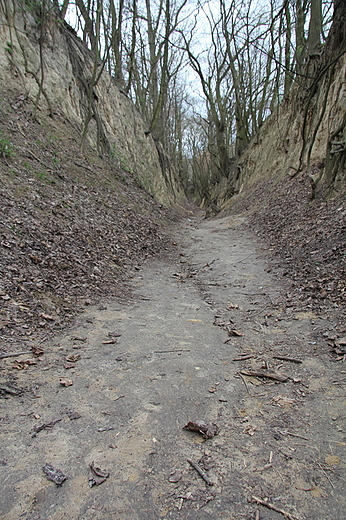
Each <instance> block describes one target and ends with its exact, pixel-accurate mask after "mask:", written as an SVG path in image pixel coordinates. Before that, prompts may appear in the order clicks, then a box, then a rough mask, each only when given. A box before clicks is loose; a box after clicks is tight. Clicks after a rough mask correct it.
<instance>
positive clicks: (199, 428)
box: [183, 421, 220, 439]
mask: <svg viewBox="0 0 346 520" xmlns="http://www.w3.org/2000/svg"><path fill="white" fill-rule="evenodd" d="M183 430H189V431H190V432H198V433H201V434H202V435H203V437H204V439H212V438H213V437H215V435H217V434H218V433H219V431H220V428H219V427H218V426H217V425H216V424H215V423H209V424H207V423H205V422H204V421H196V422H192V421H189V422H188V423H187V424H185V426H184V427H183Z"/></svg>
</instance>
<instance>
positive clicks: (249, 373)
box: [240, 370, 288, 383]
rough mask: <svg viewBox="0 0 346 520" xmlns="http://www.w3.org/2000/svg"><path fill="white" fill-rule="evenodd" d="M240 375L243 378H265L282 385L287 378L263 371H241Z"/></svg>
mask: <svg viewBox="0 0 346 520" xmlns="http://www.w3.org/2000/svg"><path fill="white" fill-rule="evenodd" d="M240 374H243V375H244V376H255V377H267V378H268V379H274V380H275V381H280V382H281V383H284V382H285V381H287V379H288V376H286V375H285V374H279V373H278V372H266V371H265V370H242V371H241V372H240Z"/></svg>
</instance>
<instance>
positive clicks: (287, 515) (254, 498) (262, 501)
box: [251, 496, 298, 520]
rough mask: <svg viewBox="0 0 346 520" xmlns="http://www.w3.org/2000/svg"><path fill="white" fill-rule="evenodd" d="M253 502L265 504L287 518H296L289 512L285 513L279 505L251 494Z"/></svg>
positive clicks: (290, 519) (295, 519)
mask: <svg viewBox="0 0 346 520" xmlns="http://www.w3.org/2000/svg"><path fill="white" fill-rule="evenodd" d="M251 498H252V500H253V501H254V502H256V503H257V504H261V506H265V507H267V508H268V509H272V510H273V511H276V512H277V513H281V514H282V515H283V516H284V517H285V518H287V520H298V517H297V516H293V515H291V513H287V511H284V510H283V509H280V508H279V507H276V506H274V504H271V503H270V502H267V500H263V499H262V498H259V497H255V496H252V497H251Z"/></svg>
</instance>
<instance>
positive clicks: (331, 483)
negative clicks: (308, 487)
mask: <svg viewBox="0 0 346 520" xmlns="http://www.w3.org/2000/svg"><path fill="white" fill-rule="evenodd" d="M317 464H318V466H319V467H320V468H321V470H322V471H323V474H324V476H325V477H326V479H327V480H328V482H329V484H330V485H331V486H332V488H333V489H334V487H335V486H334V484H333V482H332V481H331V480H330V478H329V477H328V475H327V472H326V471H325V469H324V468H323V466H322V464H320V463H319V462H317Z"/></svg>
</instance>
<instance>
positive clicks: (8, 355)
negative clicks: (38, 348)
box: [0, 350, 32, 359]
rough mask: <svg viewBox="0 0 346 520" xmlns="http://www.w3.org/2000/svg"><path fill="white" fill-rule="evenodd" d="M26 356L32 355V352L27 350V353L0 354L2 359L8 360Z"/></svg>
mask: <svg viewBox="0 0 346 520" xmlns="http://www.w3.org/2000/svg"><path fill="white" fill-rule="evenodd" d="M24 354H25V355H26V354H32V352H31V350H26V351H25V352H11V353H8V354H0V359H5V358H8V357H16V356H23V355H24Z"/></svg>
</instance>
